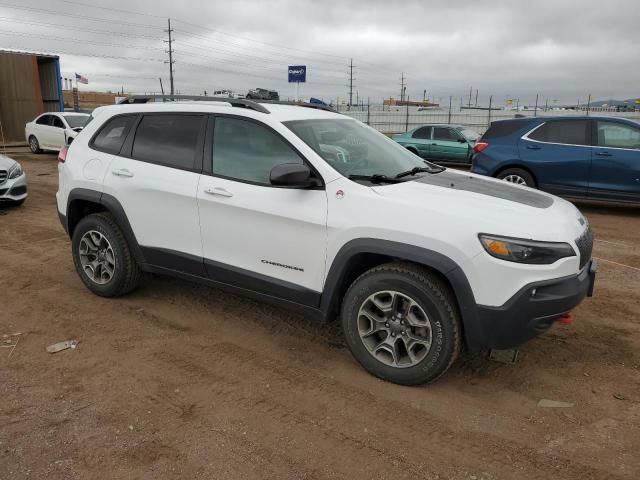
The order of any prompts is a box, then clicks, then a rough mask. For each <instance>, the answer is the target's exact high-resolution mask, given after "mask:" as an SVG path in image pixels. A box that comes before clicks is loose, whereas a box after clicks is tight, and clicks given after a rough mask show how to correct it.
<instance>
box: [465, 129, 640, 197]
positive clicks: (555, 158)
mask: <svg viewBox="0 0 640 480" xmlns="http://www.w3.org/2000/svg"><path fill="white" fill-rule="evenodd" d="M474 152H475V153H474V155H473V158H472V167H471V171H472V172H474V173H478V174H481V175H487V176H490V177H496V178H500V179H503V180H506V181H509V182H513V183H518V184H521V185H527V186H529V187H533V188H539V189H541V190H545V191H547V192H550V193H553V194H555V195H560V196H564V197H569V198H576V199H585V198H586V199H594V200H607V201H615V202H630V203H640V122H636V121H633V120H628V119H623V118H598V117H537V118H518V119H514V120H501V121H496V122H493V123H491V126H490V127H489V129H488V130H487V131H486V133H485V134H484V135H483V136H482V137H481V138H480V140H478V142H477V143H476V145H475V147H474Z"/></svg>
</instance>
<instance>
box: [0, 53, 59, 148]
mask: <svg viewBox="0 0 640 480" xmlns="http://www.w3.org/2000/svg"><path fill="white" fill-rule="evenodd" d="M57 65H58V59H57V58H56V57H43V56H38V55H30V54H23V53H15V52H3V51H0V121H1V122H2V131H3V134H4V141H5V142H7V143H8V142H16V141H25V138H24V125H25V123H27V122H29V121H31V120H33V119H34V118H35V117H36V116H37V115H39V114H41V113H43V112H45V111H59V110H60V105H61V103H62V102H61V101H60V95H59V94H58V91H59V85H60V82H61V80H59V79H58V78H57V74H56V69H57ZM1 141H2V138H0V142H1Z"/></svg>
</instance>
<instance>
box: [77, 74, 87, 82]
mask: <svg viewBox="0 0 640 480" xmlns="http://www.w3.org/2000/svg"><path fill="white" fill-rule="evenodd" d="M76 82H78V83H84V84H85V85H87V84H88V83H89V80H88V79H87V77H83V76H82V75H80V74H77V73H76Z"/></svg>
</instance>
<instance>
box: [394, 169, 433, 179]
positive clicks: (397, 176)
mask: <svg viewBox="0 0 640 480" xmlns="http://www.w3.org/2000/svg"><path fill="white" fill-rule="evenodd" d="M443 170H444V167H436V168H434V167H413V168H412V169H411V170H407V171H406V172H400V173H399V174H397V175H396V176H395V177H393V178H402V177H408V176H409V175H417V174H418V173H439V172H442V171H443Z"/></svg>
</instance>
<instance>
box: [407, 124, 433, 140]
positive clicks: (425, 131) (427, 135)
mask: <svg viewBox="0 0 640 480" xmlns="http://www.w3.org/2000/svg"><path fill="white" fill-rule="evenodd" d="M411 138H420V139H422V140H430V139H431V127H420V128H419V129H417V130H416V131H415V132H413V135H411Z"/></svg>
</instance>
